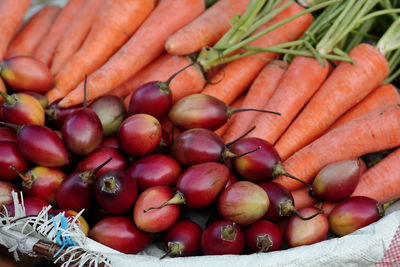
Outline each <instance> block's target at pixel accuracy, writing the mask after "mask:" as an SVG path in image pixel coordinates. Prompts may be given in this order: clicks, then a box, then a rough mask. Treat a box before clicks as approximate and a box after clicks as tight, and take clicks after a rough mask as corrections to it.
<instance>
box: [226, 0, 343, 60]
mask: <svg viewBox="0 0 400 267" xmlns="http://www.w3.org/2000/svg"><path fill="white" fill-rule="evenodd" d="M338 1H340V0H328V1H326V2H324V3H321V4H318V5H315V6H313V7H311V8H309V9H306V10H303V11H302V12H299V13H297V14H295V15H293V16H291V17H289V18H286V19H284V20H281V21H279V22H277V23H275V24H274V25H271V26H270V27H268V28H266V29H264V30H262V31H260V32H258V33H256V34H254V35H252V36H250V37H249V38H247V39H245V40H243V41H241V42H239V43H237V44H235V45H233V46H231V47H230V48H228V49H226V50H225V51H223V52H222V54H221V56H227V55H229V54H231V53H232V52H234V51H236V50H238V49H240V48H242V47H243V46H245V45H247V44H249V43H251V42H253V41H254V40H256V39H258V38H260V37H261V36H263V35H265V34H267V33H270V32H272V31H273V30H275V29H277V28H279V27H281V26H282V25H285V24H286V23H289V22H291V21H293V20H295V19H297V18H299V17H301V16H303V15H305V14H309V13H312V12H315V11H317V10H319V9H322V8H325V7H327V6H329V5H332V4H334V3H336V2H338Z"/></svg>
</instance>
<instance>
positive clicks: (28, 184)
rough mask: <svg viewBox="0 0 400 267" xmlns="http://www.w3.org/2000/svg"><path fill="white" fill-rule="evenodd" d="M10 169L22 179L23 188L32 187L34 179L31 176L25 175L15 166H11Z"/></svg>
mask: <svg viewBox="0 0 400 267" xmlns="http://www.w3.org/2000/svg"><path fill="white" fill-rule="evenodd" d="M8 168H9V169H11V170H13V171H15V172H16V173H17V174H18V175H19V177H21V178H22V180H23V182H22V185H23V186H25V187H27V188H28V189H29V188H31V187H32V178H31V177H30V176H29V175H26V174H23V173H22V172H20V171H19V170H18V169H17V168H15V167H14V166H13V165H10V166H9V167H8Z"/></svg>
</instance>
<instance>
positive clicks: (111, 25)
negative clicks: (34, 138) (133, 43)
mask: <svg viewBox="0 0 400 267" xmlns="http://www.w3.org/2000/svg"><path fill="white" fill-rule="evenodd" d="M154 5H155V2H154V0H144V1H140V0H129V1H122V0H106V1H105V3H104V5H103V7H102V8H101V10H100V11H99V14H98V17H97V19H96V21H95V22H94V23H93V26H92V29H91V30H90V32H89V34H88V36H87V38H86V40H85V42H84V43H83V45H82V47H81V48H80V49H79V50H78V51H77V52H76V54H75V55H74V56H73V57H72V58H71V59H70V60H68V61H67V62H66V63H65V65H64V66H63V68H62V69H61V70H60V71H59V72H58V73H57V75H56V77H55V87H54V88H53V89H52V90H50V91H49V92H47V94H46V96H47V98H48V100H49V102H50V103H51V102H54V101H55V100H57V99H59V98H62V97H64V96H65V95H67V94H68V93H69V92H70V91H71V90H72V89H74V87H76V86H77V85H78V84H79V83H80V82H81V81H83V79H84V77H85V75H86V74H90V73H92V72H94V71H95V70H96V69H98V68H99V67H101V66H102V65H103V64H104V63H105V62H106V61H107V60H108V59H109V58H110V57H111V56H112V55H113V54H114V53H115V52H116V51H117V50H118V49H120V48H121V46H122V45H123V44H124V43H125V42H126V41H127V40H128V39H129V38H130V37H131V36H132V34H133V33H134V32H135V31H136V30H137V28H138V27H139V26H140V25H141V24H142V23H143V21H144V20H145V19H146V18H147V17H148V16H149V14H150V13H151V11H152V10H153V8H154ZM132 14H135V15H132Z"/></svg>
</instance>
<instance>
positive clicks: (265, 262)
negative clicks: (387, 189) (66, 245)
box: [90, 210, 400, 267]
mask: <svg viewBox="0 0 400 267" xmlns="http://www.w3.org/2000/svg"><path fill="white" fill-rule="evenodd" d="M399 226H400V210H397V211H395V212H392V213H391V214H389V215H386V216H385V217H384V218H382V219H381V220H379V221H378V222H376V223H374V224H371V225H369V226H367V227H365V228H363V229H360V230H358V231H356V232H354V233H352V234H350V235H348V236H344V237H342V238H334V239H330V240H327V241H324V242H320V243H318V244H314V245H310V246H302V247H297V248H291V249H288V250H282V251H276V252H269V253H259V254H252V255H240V256H236V255H225V256H196V257H182V258H165V259H163V260H159V259H158V257H160V256H161V255H163V254H164V252H163V251H162V250H160V249H157V248H156V247H155V246H151V247H150V248H147V249H146V252H147V253H149V254H152V255H155V256H152V255H125V254H114V253H109V252H108V251H109V248H106V247H104V246H102V245H100V244H96V243H92V244H91V246H90V249H92V250H94V251H101V252H103V253H104V254H103V255H104V256H106V257H107V258H108V259H109V260H111V263H112V266H117V267H125V266H126V267H128V266H129V267H131V266H140V267H153V266H154V267H156V266H157V267H160V266H162V267H177V266H185V267H217V266H218V267H220V266H229V267H247V266H248V267H257V266H263V267H265V266H279V267H282V266H287V267H292V266H293V267H301V266H307V267H314V266H315V267H321V266H325V267H326V266H332V267H339V266H343V267H364V266H373V265H374V264H375V263H378V262H380V261H381V260H382V258H383V256H384V253H385V251H386V250H387V249H388V248H389V245H390V243H391V240H392V238H393V236H394V234H395V232H396V230H397V229H398V228H399ZM390 264H392V265H390V266H400V262H398V263H397V265H396V263H390ZM388 266H389V265H388Z"/></svg>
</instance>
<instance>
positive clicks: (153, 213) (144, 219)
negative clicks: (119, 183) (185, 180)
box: [133, 186, 180, 233]
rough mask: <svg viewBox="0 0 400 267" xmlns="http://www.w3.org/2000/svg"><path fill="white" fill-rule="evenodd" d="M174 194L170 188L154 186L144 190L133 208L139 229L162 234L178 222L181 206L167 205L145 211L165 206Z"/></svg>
mask: <svg viewBox="0 0 400 267" xmlns="http://www.w3.org/2000/svg"><path fill="white" fill-rule="evenodd" d="M174 194H175V191H174V190H172V188H170V187H168V186H154V187H150V188H147V189H146V190H144V191H143V192H142V193H141V194H140V195H139V197H138V198H137V200H136V203H135V206H134V208H133V219H134V221H135V224H136V225H137V227H138V228H139V229H141V230H142V231H145V232H150V233H157V232H162V231H164V230H166V229H168V228H170V227H171V226H172V225H173V224H174V223H175V222H176V221H177V220H178V217H179V214H180V206H179V205H167V206H165V207H163V208H160V209H153V210H150V211H147V212H144V210H145V209H148V208H150V207H154V206H159V205H161V204H163V203H164V202H166V201H168V200H169V199H171V198H172V197H173V196H174Z"/></svg>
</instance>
